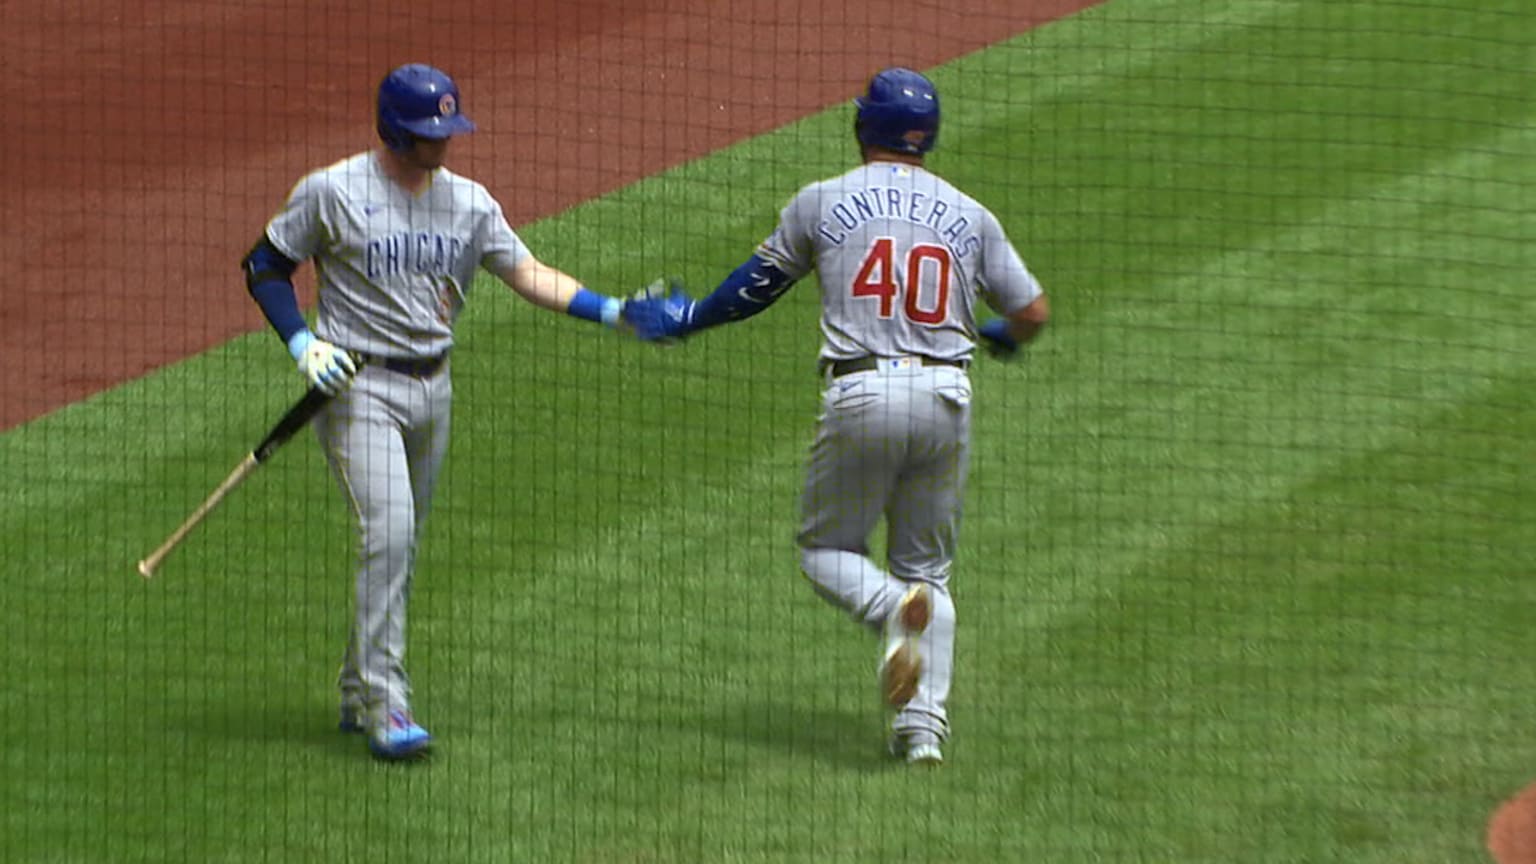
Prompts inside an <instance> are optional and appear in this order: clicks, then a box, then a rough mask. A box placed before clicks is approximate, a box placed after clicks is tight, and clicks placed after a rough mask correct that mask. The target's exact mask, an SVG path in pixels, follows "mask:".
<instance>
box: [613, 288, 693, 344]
mask: <svg viewBox="0 0 1536 864" xmlns="http://www.w3.org/2000/svg"><path fill="white" fill-rule="evenodd" d="M657 287H659V286H653V289H654V288H657ZM669 288H670V291H669V293H667V294H665V295H663V294H661V292H660V291H659V290H650V289H648V290H647V291H645V292H642V294H641V296H639V297H637V298H636V299H633V300H628V301H625V303H624V309H623V311H621V312H620V313H619V317H620V318H622V319H623V320H624V323H625V324H628V325H629V326H630V329H632V330H634V331H635V336H636V337H637V338H639V339H640V340H641V341H643V342H672V341H675V340H678V339H682V338H684V337H686V336H687V335H688V334H690V333H692V332H693V331H694V329H695V328H694V326H693V310H694V305H695V304H694V300H693V298H692V297H689V296H688V292H687V291H685V290H684V289H683V284H682V282H681V281H680V280H676V279H673V280H671V281H670V284H669Z"/></svg>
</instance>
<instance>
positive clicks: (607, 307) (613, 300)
mask: <svg viewBox="0 0 1536 864" xmlns="http://www.w3.org/2000/svg"><path fill="white" fill-rule="evenodd" d="M623 308H624V304H623V302H621V301H620V300H619V298H617V297H607V296H605V295H602V294H599V293H597V292H596V291H588V290H587V289H586V288H582V289H581V290H579V291H577V292H576V296H575V297H572V298H571V303H570V305H569V306H566V307H565V312H566V314H567V315H572V316H575V317H577V318H582V319H585V320H587V321H600V322H602V323H604V324H606V325H608V326H609V327H612V326H614V325H615V324H617V323H619V312H620V311H622V310H623Z"/></svg>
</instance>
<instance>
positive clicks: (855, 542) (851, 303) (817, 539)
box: [758, 162, 1042, 741]
mask: <svg viewBox="0 0 1536 864" xmlns="http://www.w3.org/2000/svg"><path fill="white" fill-rule="evenodd" d="M758 255H759V256H761V257H762V258H764V259H765V260H767V261H769V262H771V263H773V264H774V265H775V266H776V267H777V268H779V269H780V270H782V271H784V272H785V273H787V274H788V275H789V276H790V277H792V278H793V279H799V278H802V277H803V276H805V275H807V274H808V273H810V272H811V271H812V270H813V269H814V270H815V271H816V273H817V276H818V279H819V281H820V283H821V304H822V314H821V331H822V337H823V342H822V348H821V358H822V363H823V366H824V367H827V378H826V390H825V393H824V395H823V402H822V414H821V416H820V418H819V422H818V428H817V433H816V438H815V442H814V443H813V445H812V447H811V453H810V458H809V464H808V467H807V471H806V479H805V487H804V491H803V494H802V497H801V514H802V522H801V525H800V532H799V538H798V539H799V544H800V547H801V566H802V568H803V569H804V571H805V574H806V575H807V577H809V578H810V580H811V581H812V582H813V583H814V584H815V586H816V588H817V590H818V592H819V593H821V594H822V595H823V596H825V597H827V598H828V599H829V600H831V601H832V602H834V603H836V604H837V605H839V606H841V607H842V608H844V609H846V610H847V611H848V612H849V613H850V614H852V615H853V616H854V618H855V619H856V620H859V621H861V622H863V623H864V624H866V625H868V626H869V627H871V628H874V629H879V628H881V627H883V625H884V623H885V620H886V618H887V616H888V615H889V614H890V613H891V611H892V610H893V609H894V608H895V606H896V604H897V603H898V602H899V600H900V599H901V597H902V595H903V594H904V593H905V592H906V590H907V587H908V583H910V582H912V581H914V580H922V581H925V582H927V583H929V584H930V585H931V586H932V588H933V589H934V590H933V597H934V610H933V619H932V622H931V623H930V625H929V627H928V628H927V630H926V631H925V632H924V633H923V636H922V638H921V641H920V643H919V646H920V650H921V652H922V654H923V657H924V660H925V662H924V665H923V670H922V674H921V678H920V680H919V684H918V691H917V695H916V697H915V698H913V699H912V701H911V702H909V703H908V704H907V706H906V707H905V708H903V709H902V710H901V711H900V712H899V713H898V714H897V716H896V717H895V719H894V720H893V724H892V728H893V731H895V732H896V733H898V734H902V735H911V734H914V733H928V734H931V735H933V736H935V737H937V738H938V739H939V740H941V741H942V740H945V739H946V738H947V737H948V734H949V721H948V712H947V708H946V703H947V700H948V696H949V691H950V682H951V677H952V669H953V656H954V635H955V606H954V602H953V600H952V598H951V597H950V594H949V589H948V584H949V575H950V565H951V562H952V561H953V559H954V554H955V542H956V533H957V530H958V527H959V520H960V502H961V496H962V494H963V491H964V487H965V480H966V471H967V459H968V451H969V441H970V425H971V409H970V403H971V384H970V379H969V377H968V375H967V372H966V367H967V366H968V365H969V362H970V359H971V356H972V353H973V351H974V349H975V345H976V343H975V339H976V318H975V313H976V301H977V300H978V298H979V299H982V300H983V301H984V302H986V303H988V304H989V305H990V306H991V307H992V308H993V309H994V310H995V311H997V312H999V313H1001V314H1009V313H1011V312H1013V311H1015V310H1018V309H1021V308H1023V307H1024V306H1026V305H1028V304H1029V303H1031V302H1033V301H1034V300H1035V299H1036V298H1038V297H1039V296H1040V295H1041V293H1042V292H1041V288H1040V285H1039V283H1038V282H1037V281H1036V280H1035V278H1034V276H1032V275H1031V274H1030V272H1029V270H1028V269H1027V268H1026V267H1025V265H1024V262H1023V261H1022V259H1021V258H1020V257H1019V254H1018V252H1017V251H1016V250H1015V249H1014V247H1013V245H1012V244H1011V243H1010V242H1009V240H1008V238H1007V236H1006V234H1005V233H1004V231H1003V229H1002V227H1001V225H1000V224H999V223H998V220H997V218H996V217H995V216H993V214H992V213H991V212H989V211H988V210H987V209H986V208H985V207H984V206H982V205H981V204H980V203H978V202H977V201H975V200H974V199H973V198H971V197H969V196H967V195H965V194H964V193H962V192H961V191H960V190H958V189H956V188H955V187H954V186H952V185H950V184H949V183H948V182H946V181H945V180H943V179H941V178H939V177H938V176H936V175H934V174H932V173H930V172H928V171H927V170H925V169H923V168H921V167H916V166H912V165H907V164H902V163H894V162H873V163H869V164H866V165H862V166H860V167H858V168H855V169H853V170H852V171H849V172H848V173H846V174H843V175H841V176H839V177H834V178H832V179H830V180H825V181H822V182H820V183H814V184H811V185H809V186H807V187H805V188H804V189H802V190H801V191H800V192H799V194H798V195H796V196H795V198H794V199H793V200H792V201H791V202H790V203H789V205H788V206H786V207H785V208H784V211H783V214H782V215H781V218H780V221H779V225H778V227H777V228H776V229H775V231H774V232H773V234H772V235H771V236H770V237H769V238H768V239H767V240H765V241H764V242H763V244H762V245H761V246H760V247H759V248H758ZM862 358H874V360H873V361H872V362H871V361H869V360H867V359H866V360H864V363H865V364H867V365H870V368H868V369H865V370H863V371H852V372H848V371H846V370H847V368H848V366H847V364H846V363H845V364H844V365H842V366H841V367H839V366H836V365H833V364H834V363H836V361H858V360H861V359H862ZM839 372H843V374H839ZM882 517H884V518H885V519H886V521H887V537H888V541H887V554H886V563H887V566H888V569H884V568H881V567H880V566H879V565H878V564H876V563H875V562H874V561H873V560H871V559H870V558H869V536H870V534H871V532H872V531H873V530H874V528H875V527H876V525H877V523H878V522H879V520H880V519H881V518H882Z"/></svg>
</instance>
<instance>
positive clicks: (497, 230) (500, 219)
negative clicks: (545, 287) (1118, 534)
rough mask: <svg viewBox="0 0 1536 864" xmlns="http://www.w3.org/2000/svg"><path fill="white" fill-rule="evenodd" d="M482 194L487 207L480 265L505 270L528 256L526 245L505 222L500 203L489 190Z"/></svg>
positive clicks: (497, 270)
mask: <svg viewBox="0 0 1536 864" xmlns="http://www.w3.org/2000/svg"><path fill="white" fill-rule="evenodd" d="M483 194H484V195H485V199H486V201H487V203H488V208H489V209H488V212H487V214H486V218H485V221H484V223H483V225H484V228H483V230H484V232H485V237H484V238H483V242H482V244H481V247H480V249H481V253H480V266H482V267H484V268H485V269H487V270H489V271H491V272H492V273H498V272H506V271H508V270H511V269H512V268H513V267H516V266H517V265H518V263H519V262H521V261H522V260H523V259H524V258H527V257H528V254H529V253H528V246H527V244H525V243H524V242H523V238H521V237H519V236H517V232H516V231H513V230H512V226H511V225H509V224H507V217H506V214H505V213H503V212H502V209H501V203H500V202H498V201H497V200H496V199H495V198H493V197H491V194H490V193H489V192H485V193H483Z"/></svg>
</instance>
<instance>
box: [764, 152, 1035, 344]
mask: <svg viewBox="0 0 1536 864" xmlns="http://www.w3.org/2000/svg"><path fill="white" fill-rule="evenodd" d="M757 254H758V255H759V256H760V257H762V258H763V259H764V260H766V261H768V262H770V263H772V264H773V265H774V266H775V267H777V268H778V269H780V270H782V271H784V272H785V273H786V274H788V275H789V276H790V277H791V278H792V279H800V278H802V277H804V276H806V275H807V274H809V273H810V272H811V271H812V270H815V271H816V274H817V276H818V278H819V281H820V282H821V331H822V338H823V342H822V348H821V356H822V358H823V359H828V360H847V359H852V358H856V357H863V356H867V355H875V356H879V357H894V356H901V355H912V354H922V355H927V356H930V357H938V358H943V359H949V360H961V359H969V357H970V356H971V353H972V352H973V351H974V350H975V347H976V308H975V307H976V300H977V298H978V297H980V298H981V299H982V300H984V301H985V302H986V303H987V304H988V305H989V306H991V307H992V309H994V310H995V311H997V312H999V313H1001V314H1004V315H1006V314H1009V313H1011V312H1014V311H1015V310H1018V309H1021V308H1023V307H1024V306H1027V305H1028V304H1030V303H1032V302H1034V300H1035V299H1036V298H1038V297H1039V296H1040V295H1041V293H1042V291H1041V288H1040V284H1039V282H1037V281H1036V279H1035V277H1034V276H1033V275H1032V274H1031V273H1030V272H1029V270H1028V268H1027V267H1025V265H1024V261H1023V259H1021V258H1020V257H1019V253H1018V251H1017V250H1016V249H1015V248H1014V247H1013V244H1012V243H1010V242H1009V240H1008V236H1007V234H1006V233H1004V231H1003V228H1002V225H1001V224H999V223H998V221H997V217H996V216H994V215H992V213H991V211H989V210H987V208H986V207H984V206H982V204H980V203H979V202H977V201H976V200H975V199H974V198H971V197H970V196H969V195H966V194H965V193H963V192H961V191H960V190H959V189H957V188H955V187H954V186H952V185H951V184H950V183H949V182H948V181H945V180H944V179H942V178H940V177H939V176H937V175H935V174H933V173H931V172H929V171H927V170H926V169H924V168H922V167H919V166H915V165H908V164H905V163H896V162H871V163H868V164H865V165H861V166H859V167H858V168H855V169H853V170H852V171H849V172H848V173H846V174H843V175H841V176H839V177H834V178H831V179H829V180H824V181H821V182H819V183H812V184H810V185H809V186H806V187H805V188H803V189H801V190H800V192H799V193H798V194H797V195H796V196H795V197H794V199H793V200H791V201H790V202H789V204H788V205H787V206H786V207H785V208H784V211H783V213H782V214H781V215H780V218H779V225H778V227H777V228H776V229H775V230H774V232H773V233H772V234H771V235H770V236H769V237H768V239H767V240H764V241H763V243H762V245H760V246H759V247H758V250H757Z"/></svg>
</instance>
